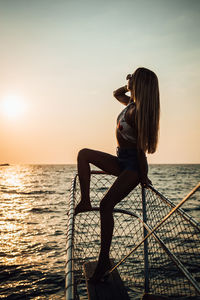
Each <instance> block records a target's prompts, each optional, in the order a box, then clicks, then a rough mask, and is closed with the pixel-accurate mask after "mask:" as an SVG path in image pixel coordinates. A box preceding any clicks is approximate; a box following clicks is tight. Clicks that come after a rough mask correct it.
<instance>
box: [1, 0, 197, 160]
mask: <svg viewBox="0 0 200 300" xmlns="http://www.w3.org/2000/svg"><path fill="white" fill-rule="evenodd" d="M140 66H144V67H147V68H150V69H152V70H153V71H154V72H155V73H156V74H157V76H158V78H159V83H160V95H161V123H160V140H159V146H158V151H157V152H156V153H155V154H153V155H148V160H149V162H150V163H200V143H199V132H200V117H199V113H200V92H199V89H200V1H199V0H187V1H185V0H169V1H166V0H146V1H145V0H136V1H135V0H123V1H122V0H120V1H119V0H111V1H109V0H107V1H104V0H101V1H100V0H99V1H97V0H32V1H30V0H29V1H27V0H13V1H12V0H0V163H11V164H29V163H45V164H46V163H49V164H51V163H52V164H54V163H55V164H56V163H58V164H59V163H60V164H63V163H75V162H76V156H77V152H78V150H79V149H81V148H83V147H88V148H92V149H98V150H101V151H105V152H109V153H111V154H115V148H116V139H115V126H116V118H117V115H118V114H119V112H120V111H121V110H122V108H123V107H122V105H121V104H120V103H118V102H117V101H116V100H115V99H114V98H113V95H112V94H113V90H115V89H117V88H118V87H120V86H122V85H125V84H126V80H125V78H126V75H127V74H128V73H133V72H134V70H135V69H136V68H137V67H140Z"/></svg>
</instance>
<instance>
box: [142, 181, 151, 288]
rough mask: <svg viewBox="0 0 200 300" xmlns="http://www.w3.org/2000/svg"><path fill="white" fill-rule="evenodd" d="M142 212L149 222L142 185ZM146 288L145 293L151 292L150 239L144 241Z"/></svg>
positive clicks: (144, 218) (145, 220)
mask: <svg viewBox="0 0 200 300" xmlns="http://www.w3.org/2000/svg"><path fill="white" fill-rule="evenodd" d="M142 214H143V222H144V223H146V224H147V213H146V190H145V188H144V187H142ZM143 230H144V238H145V237H146V235H147V229H146V228H145V227H143ZM144 276H145V279H144V290H145V293H148V292H149V261H148V239H146V240H145V241H144Z"/></svg>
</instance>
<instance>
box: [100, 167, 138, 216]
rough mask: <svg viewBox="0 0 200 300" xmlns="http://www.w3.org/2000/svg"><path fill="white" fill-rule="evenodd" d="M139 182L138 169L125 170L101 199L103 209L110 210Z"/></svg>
mask: <svg viewBox="0 0 200 300" xmlns="http://www.w3.org/2000/svg"><path fill="white" fill-rule="evenodd" d="M138 184H139V174H138V172H136V171H132V170H124V171H123V172H122V173H121V174H120V175H119V176H118V177H117V179H116V180H115V182H114V183H113V184H112V186H111V187H110V189H109V190H108V192H107V193H106V195H105V196H104V197H103V199H102V201H101V204H100V206H101V210H103V211H104V210H105V211H110V210H112V209H113V208H114V207H115V205H116V204H117V203H119V202H120V201H121V200H122V199H124V198H125V197H126V196H127V195H128V194H129V193H130V192H131V191H132V190H133V189H134V188H135V187H136V186H137V185H138Z"/></svg>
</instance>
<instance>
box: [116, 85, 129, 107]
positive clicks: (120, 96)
mask: <svg viewBox="0 0 200 300" xmlns="http://www.w3.org/2000/svg"><path fill="white" fill-rule="evenodd" d="M127 92H128V89H127V85H125V86H122V87H120V88H119V89H117V90H116V91H114V92H113V96H114V97H115V98H116V99H117V100H118V101H119V102H121V103H122V104H124V105H127V104H128V103H129V102H130V97H129V96H127V95H126V93H127Z"/></svg>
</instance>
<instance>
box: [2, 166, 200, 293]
mask: <svg viewBox="0 0 200 300" xmlns="http://www.w3.org/2000/svg"><path fill="white" fill-rule="evenodd" d="M75 173H76V166H73V165H52V166H51V165H32V166H31V165H30V166H4V167H0V231H1V232H0V233H1V235H0V236H1V241H0V282H1V285H0V298H1V299H63V297H64V284H65V283H64V278H65V274H64V268H65V239H66V231H67V201H68V198H69V191H70V185H71V179H72V178H73V176H74V174H75ZM149 177H150V178H151V180H152V182H153V184H154V186H155V188H157V189H158V190H159V191H160V192H161V193H163V194H164V195H165V196H166V197H168V198H169V199H170V200H172V201H174V202H175V203H178V202H179V201H180V200H181V199H182V198H183V197H184V196H185V195H186V194H187V193H188V192H189V191H190V190H191V189H192V188H193V187H194V186H195V185H196V184H197V182H198V181H199V178H200V165H151V166H150V171H149ZM183 208H184V209H185V210H186V211H187V213H189V214H191V215H192V216H193V217H194V218H195V219H196V220H197V221H198V222H200V198H199V193H198V194H197V195H195V196H193V197H192V198H191V199H190V200H188V202H186V204H185V205H184V207H183Z"/></svg>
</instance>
